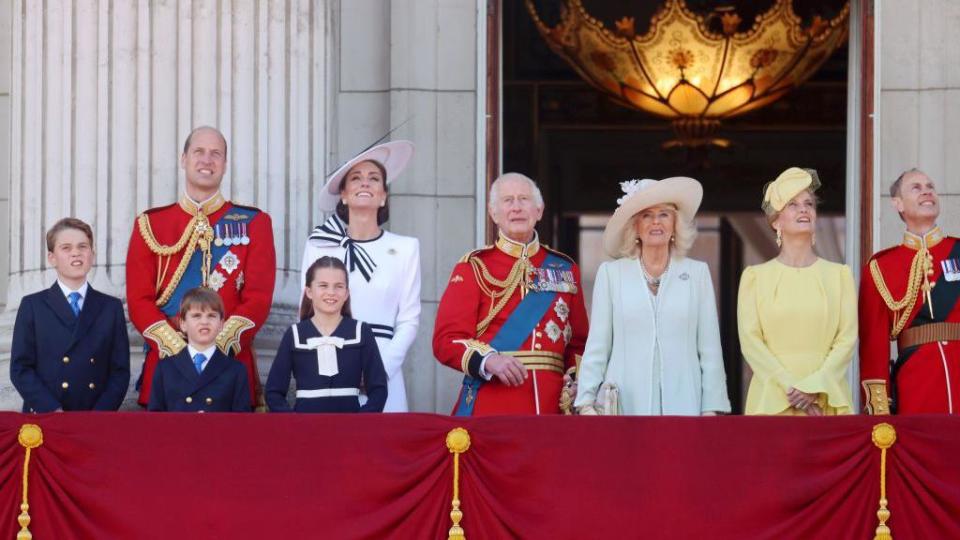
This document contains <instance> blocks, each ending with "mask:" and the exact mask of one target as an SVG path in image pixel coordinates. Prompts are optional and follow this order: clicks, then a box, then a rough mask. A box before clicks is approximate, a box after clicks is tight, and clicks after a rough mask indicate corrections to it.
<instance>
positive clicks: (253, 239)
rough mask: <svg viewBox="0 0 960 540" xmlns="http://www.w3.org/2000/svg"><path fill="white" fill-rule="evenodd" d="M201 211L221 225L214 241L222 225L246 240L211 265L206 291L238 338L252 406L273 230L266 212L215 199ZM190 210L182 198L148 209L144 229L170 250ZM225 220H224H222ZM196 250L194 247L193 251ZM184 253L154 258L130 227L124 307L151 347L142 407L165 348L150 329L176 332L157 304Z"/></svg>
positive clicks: (269, 298) (269, 294)
mask: <svg viewBox="0 0 960 540" xmlns="http://www.w3.org/2000/svg"><path fill="white" fill-rule="evenodd" d="M203 207H204V213H205V214H206V215H207V218H208V219H209V222H210V224H217V223H218V222H219V223H220V224H221V228H220V230H219V231H218V236H226V233H227V230H226V229H224V228H223V225H225V224H231V229H230V234H231V235H232V236H233V237H237V238H241V237H242V236H246V237H247V238H248V239H249V242H248V243H243V242H237V245H231V246H230V247H229V253H232V254H233V255H234V258H232V259H231V258H228V257H226V256H224V257H222V258H221V259H220V260H219V261H218V260H211V261H210V270H209V277H208V281H207V286H208V287H210V288H212V289H215V290H216V291H217V292H218V293H219V295H220V298H222V299H223V304H224V308H225V310H226V313H225V315H226V316H225V318H224V330H225V333H226V332H229V331H230V330H231V329H232V331H233V333H234V334H235V335H234V336H233V337H234V338H237V339H238V341H237V342H235V345H234V346H233V352H234V353H235V357H236V359H237V360H239V361H240V362H242V363H243V364H244V366H245V367H246V368H247V379H248V381H249V383H250V398H251V403H254V400H255V396H256V388H257V387H258V386H259V378H258V376H257V370H256V362H255V359H254V356H253V338H254V336H255V335H256V333H257V332H258V331H259V330H260V328H261V326H262V325H263V323H264V321H266V319H267V315H269V313H270V306H271V304H272V302H273V287H274V281H275V273H276V253H275V250H274V244H273V227H272V225H271V222H270V216H269V215H268V214H267V213H266V212H262V211H259V210H257V209H255V208H250V207H241V206H236V205H234V204H232V203H230V202H228V201H224V200H223V198H222V197H221V196H220V195H217V196H216V197H215V198H214V199H211V200H210V201H208V202H206V203H204V205H203ZM195 209H196V206H195V205H194V203H193V202H192V201H190V200H189V199H188V198H186V197H184V198H183V199H181V200H180V202H178V203H176V204H171V205H169V206H163V207H159V208H153V209H150V210H147V211H146V212H145V213H144V215H145V216H146V217H147V219H148V220H149V228H150V229H151V230H152V234H153V236H154V238H155V239H156V242H157V243H158V244H160V245H162V246H173V245H174V244H176V243H177V241H178V240H180V239H181V237H182V236H183V234H184V231H185V230H186V228H187V226H188V225H189V223H190V221H191V219H192V218H193V216H194V215H195V214H196V210H195ZM244 211H245V212H247V213H249V212H251V211H253V212H257V213H256V215H255V216H254V217H253V218H252V219H249V220H248V221H244V220H243V219H241V216H242V214H243V213H244ZM225 216H226V219H221V218H224V217H225ZM240 223H245V224H246V227H242V226H239V224H240ZM200 250H201V248H200V247H199V246H197V247H196V248H195V249H194V250H193V251H200ZM185 251H186V246H184V247H183V248H182V249H181V250H180V251H179V252H177V253H174V254H172V255H170V256H169V257H166V256H159V255H157V254H156V253H154V252H153V251H152V250H151V248H150V247H149V246H148V244H147V242H146V240H145V239H144V235H143V234H142V232H141V227H140V226H139V222H138V223H135V224H134V228H133V234H132V235H131V236H130V249H129V251H128V252H127V302H128V306H129V311H130V320H131V321H132V322H133V325H134V326H135V327H136V328H137V330H139V331H140V333H141V334H144V340H145V342H146V344H147V345H148V346H149V348H150V349H149V351H148V352H147V356H146V360H145V361H144V366H143V373H142V379H141V381H142V382H141V387H140V397H139V402H140V404H141V405H146V404H147V402H148V401H149V399H150V385H151V382H152V381H153V373H154V369H155V368H156V365H157V362H158V361H160V360H161V359H160V355H159V349H160V348H161V346H162V345H164V343H161V341H162V340H161V339H160V338H158V337H156V335H157V334H158V333H162V331H160V332H157V331H155V329H156V328H157V326H154V325H158V323H162V322H164V321H166V322H167V323H169V325H170V327H172V328H173V329H174V330H180V325H179V321H178V320H177V319H178V318H177V316H176V315H175V314H174V315H172V316H169V317H168V316H167V315H166V314H164V312H163V311H161V309H160V306H158V305H157V300H158V298H159V297H160V296H161V294H162V293H163V291H164V290H165V289H166V287H167V285H168V284H169V283H170V281H171V280H172V279H173V277H174V274H175V271H176V269H177V266H178V265H179V264H180V261H181V259H183V258H184V257H188V258H189V257H190V256H192V255H193V253H192V252H191V253H185ZM164 268H166V273H165V275H164V276H163V280H162V281H161V282H160V283H158V276H159V275H160V273H161V272H163V269H164ZM177 309H179V306H177ZM174 313H176V310H175V311H174ZM231 317H232V318H233V320H232V321H231ZM231 323H233V324H231ZM158 326H162V325H158ZM237 347H239V351H237V350H236V348H237Z"/></svg>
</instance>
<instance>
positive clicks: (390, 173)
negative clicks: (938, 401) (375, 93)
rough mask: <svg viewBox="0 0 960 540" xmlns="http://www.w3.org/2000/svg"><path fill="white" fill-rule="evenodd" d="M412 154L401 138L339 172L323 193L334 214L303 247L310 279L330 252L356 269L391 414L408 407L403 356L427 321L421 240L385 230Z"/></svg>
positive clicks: (353, 294)
mask: <svg viewBox="0 0 960 540" xmlns="http://www.w3.org/2000/svg"><path fill="white" fill-rule="evenodd" d="M412 155H413V143H411V142H409V141H393V142H388V143H385V144H381V145H378V146H375V147H373V148H370V149H369V150H365V151H364V152H361V153H360V154H359V155H357V156H356V157H354V158H353V159H351V160H350V161H348V162H347V163H345V164H344V165H343V166H342V167H340V168H339V169H337V171H336V172H335V173H333V175H331V176H330V178H328V179H327V182H326V184H325V185H324V187H323V189H322V190H321V192H320V196H319V198H318V203H319V207H320V210H322V211H323V212H333V214H332V215H331V216H330V217H329V218H327V220H326V221H325V222H324V223H323V224H322V225H320V226H318V227H316V228H314V229H313V232H312V233H310V238H308V239H307V243H306V246H304V249H303V265H302V271H301V277H302V278H303V279H305V277H303V276H305V275H306V270H307V268H309V267H310V265H311V264H313V261H315V260H317V259H318V258H320V257H323V256H324V255H329V256H333V257H337V258H338V259H340V260H342V261H343V262H344V264H345V265H346V266H347V270H348V271H349V272H350V302H351V306H352V310H353V317H354V318H356V319H357V320H360V321H363V322H366V323H367V324H368V325H370V327H371V328H372V329H373V334H374V336H375V337H376V339H377V345H378V346H379V349H380V356H381V358H382V359H383V367H384V368H385V369H386V372H387V379H388V383H387V403H386V406H385V407H384V409H383V411H384V412H406V411H407V410H408V409H407V392H406V387H405V385H404V383H403V361H404V358H405V357H406V355H407V351H408V350H409V349H410V346H411V345H412V344H413V340H414V338H416V336H417V326H418V325H419V322H420V242H419V241H418V240H417V239H416V238H412V237H409V236H401V235H399V234H394V233H391V232H390V231H386V230H384V229H383V228H382V225H383V223H384V222H386V221H387V219H388V218H389V209H390V207H389V204H388V203H389V201H388V191H389V190H388V185H389V184H390V182H392V181H393V180H395V179H396V178H397V176H399V175H400V173H401V172H402V171H403V169H404V168H405V167H406V165H407V162H409V160H410V157H411V156H412ZM303 279H301V281H302V280H303Z"/></svg>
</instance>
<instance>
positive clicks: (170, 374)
mask: <svg viewBox="0 0 960 540" xmlns="http://www.w3.org/2000/svg"><path fill="white" fill-rule="evenodd" d="M223 314H224V307H223V300H222V299H221V298H220V295H219V294H217V293H216V292H215V291H214V290H212V289H207V288H204V287H197V288H196V289H191V290H189V291H187V293H186V294H184V295H183V301H181V302H180V312H179V314H178V318H179V320H180V328H181V329H182V330H183V332H184V333H185V334H187V346H186V347H184V348H183V350H181V351H180V352H179V353H177V354H175V355H173V356H168V357H167V358H164V359H162V360H161V361H160V362H159V363H158V364H157V369H156V371H154V374H153V385H152V387H151V388H152V390H151V391H150V401H149V402H148V404H147V410H150V411H176V412H250V392H249V390H248V387H247V370H246V368H245V367H244V366H243V364H241V363H240V362H238V361H236V360H234V359H232V358H227V357H226V356H224V354H223V353H222V352H220V349H218V348H217V342H216V340H217V334H219V333H220V330H221V329H223Z"/></svg>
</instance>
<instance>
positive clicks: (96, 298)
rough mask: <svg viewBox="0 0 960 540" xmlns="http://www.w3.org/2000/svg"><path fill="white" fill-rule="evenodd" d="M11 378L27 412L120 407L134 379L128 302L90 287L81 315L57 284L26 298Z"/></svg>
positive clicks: (19, 313) (19, 319) (19, 314)
mask: <svg viewBox="0 0 960 540" xmlns="http://www.w3.org/2000/svg"><path fill="white" fill-rule="evenodd" d="M10 381H11V382H13V385H14V386H15V387H16V388H17V391H18V392H20V395H21V396H22V397H23V412H38V413H40V412H51V411H55V410H57V409H61V408H62V409H63V410H65V411H80V410H91V409H92V410H97V411H115V410H117V409H119V408H120V404H121V403H122V402H123V397H124V396H125V395H126V393H127V385H128V384H129V383H130V341H129V339H128V338H127V320H126V318H125V317H124V314H123V303H122V302H120V300H119V299H117V298H114V297H112V296H109V295H106V294H103V293H101V292H99V291H96V290H94V288H93V287H92V286H88V288H87V296H86V298H84V300H83V309H81V310H80V316H79V317H77V316H75V315H74V314H73V310H71V309H70V304H69V303H67V299H66V297H64V295H63V291H62V290H61V289H60V286H59V285H58V284H57V283H54V284H53V286H52V287H50V288H49V289H47V290H45V291H40V292H38V293H33V294H30V295H27V296H25V297H23V300H21V301H20V309H18V310H17V321H16V323H15V324H14V327H13V344H12V347H11V350H10Z"/></svg>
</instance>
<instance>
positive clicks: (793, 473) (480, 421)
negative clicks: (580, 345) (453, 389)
mask: <svg viewBox="0 0 960 540" xmlns="http://www.w3.org/2000/svg"><path fill="white" fill-rule="evenodd" d="M883 420H885V421H887V422H890V423H891V424H893V426H894V427H895V428H896V431H897V441H896V444H894V446H893V447H892V448H891V449H890V450H889V451H888V455H887V468H888V470H887V497H888V499H889V501H890V502H889V508H890V511H891V513H892V518H891V519H890V521H889V525H890V528H891V529H892V532H893V538H894V539H895V540H908V539H925V540H926V539H953V538H960V419H957V418H954V417H947V416H911V417H888V418H885V419H883ZM879 421H881V420H878V419H876V418H871V417H866V416H854V417H845V418H770V417H766V418H764V417H718V418H670V417H665V418H624V417H620V418H596V417H541V418H536V417H490V418H475V419H470V418H468V419H461V418H451V417H445V416H436V415H427V414H400V415H397V414H391V415H355V416H347V415H296V414H287V415H265V414H233V415H229V414H206V415H199V414H198V415H188V414H160V413H150V414H147V413H65V414H48V415H22V414H17V413H0V517H2V522H0V539H6V538H9V539H13V538H14V537H15V536H16V533H17V531H18V530H19V526H18V525H17V515H18V514H19V512H20V500H21V488H22V483H21V478H22V474H23V461H24V448H23V447H22V446H21V445H20V444H19V443H18V440H17V434H18V430H19V429H20V427H21V425H23V424H25V423H33V424H37V425H39V426H40V428H41V429H42V430H43V445H42V446H40V447H39V448H36V449H34V450H33V451H32V455H31V458H30V466H29V502H30V516H31V518H32V520H31V523H30V530H31V532H33V535H34V538H37V539H39V540H45V539H58V540H63V539H71V538H82V539H87V538H90V539H127V538H131V539H132V538H137V539H144V538H147V539H149V538H157V539H169V538H203V539H211V538H229V539H243V538H258V539H259V538H331V539H340V538H348V539H349V538H371V539H373V538H375V539H382V538H401V539H405V538H410V539H430V538H435V539H443V538H446V537H447V531H448V529H449V527H450V516H449V512H450V502H451V495H452V489H453V487H452V482H453V468H452V467H453V465H452V462H453V459H452V455H451V454H450V452H449V451H448V449H447V447H446V446H445V444H444V440H445V437H446V434H447V433H448V431H450V430H451V429H453V428H455V427H458V426H462V427H464V428H466V429H467V430H468V431H469V433H470V437H471V442H472V444H471V446H470V449H469V450H468V451H467V452H466V453H464V454H462V455H461V459H460V462H461V470H460V498H461V501H462V502H461V509H462V510H463V515H464V518H463V521H462V525H463V528H464V530H465V531H466V537H467V539H469V540H481V539H488V538H492V539H500V538H523V539H528V538H529V539H535V538H540V539H552V540H555V539H565V538H570V539H574V538H575V539H608V538H609V539H621V538H644V539H656V538H665V539H667V538H668V539H687V538H689V539H710V540H715V539H726V538H730V539H764V538H770V539H778V540H779V539H790V538H805V539H809V538H823V539H845V538H850V539H859V540H865V539H870V538H872V537H873V533H874V529H875V527H876V525H877V518H876V511H877V507H878V500H879V489H880V487H879V485H880V472H879V471H880V451H879V450H878V449H877V448H876V447H875V446H874V445H873V444H872V442H871V431H872V428H873V426H874V425H875V424H877V423H878V422H879Z"/></svg>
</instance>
